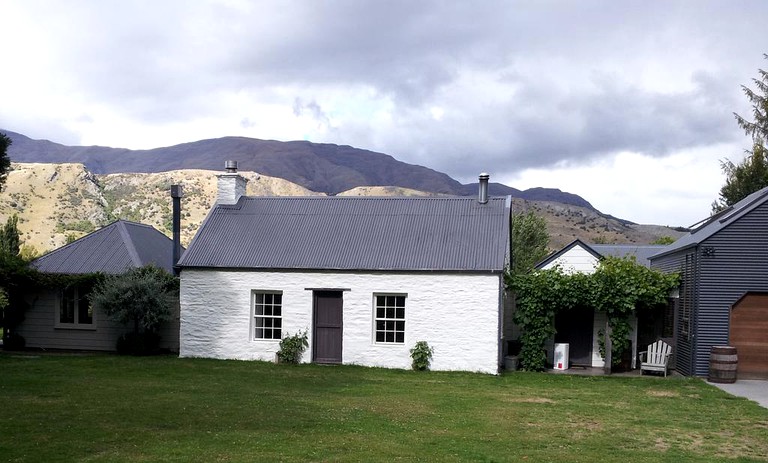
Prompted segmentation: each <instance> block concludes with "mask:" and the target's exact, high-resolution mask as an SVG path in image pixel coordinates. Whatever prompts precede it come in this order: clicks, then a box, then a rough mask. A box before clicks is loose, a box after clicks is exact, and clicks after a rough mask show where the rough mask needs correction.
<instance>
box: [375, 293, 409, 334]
mask: <svg viewBox="0 0 768 463" xmlns="http://www.w3.org/2000/svg"><path fill="white" fill-rule="evenodd" d="M374 304H375V309H374V312H375V314H376V342H383V343H394V344H402V343H404V342H405V296H404V295H399V296H398V295H376V296H375V301H374Z"/></svg>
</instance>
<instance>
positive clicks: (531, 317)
mask: <svg viewBox="0 0 768 463" xmlns="http://www.w3.org/2000/svg"><path fill="white" fill-rule="evenodd" d="M678 281H679V277H678V275H677V274H665V273H662V272H660V271H658V270H653V269H650V268H647V267H644V266H642V265H640V264H638V263H637V262H636V261H635V259H634V257H626V258H618V257H605V258H603V259H602V260H601V261H600V263H599V265H598V267H597V269H596V271H595V272H594V273H592V274H585V273H572V274H568V273H565V272H562V271H561V270H560V269H557V268H554V269H549V270H534V271H533V272H531V273H523V274H517V275H513V274H511V273H510V274H508V275H507V287H508V288H509V289H511V290H512V291H513V292H514V294H515V301H516V305H517V310H516V313H515V318H514V321H515V323H516V324H517V325H518V326H519V327H520V330H521V333H522V334H521V338H520V341H521V344H522V348H521V351H520V362H521V363H522V367H523V369H525V370H532V371H541V370H544V369H545V368H546V361H547V358H546V353H545V351H544V345H545V343H546V342H547V340H548V339H550V338H551V337H552V336H554V335H555V324H554V321H555V316H556V315H557V314H558V313H561V312H563V311H566V310H571V309H575V308H590V309H594V310H595V311H596V312H604V313H605V314H606V316H607V320H608V321H607V326H606V333H607V334H608V336H605V354H604V358H605V361H606V367H607V368H610V366H611V365H612V364H617V363H619V361H620V359H621V355H622V353H623V352H624V351H625V350H626V349H627V348H629V347H630V340H629V335H630V332H631V326H630V322H629V320H630V316H631V315H633V314H637V313H638V312H639V311H643V310H648V309H650V308H653V307H655V306H657V305H659V304H665V303H666V302H667V298H668V297H669V293H670V291H671V290H672V289H674V288H676V287H677V286H678Z"/></svg>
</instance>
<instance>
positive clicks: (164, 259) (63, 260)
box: [30, 220, 173, 274]
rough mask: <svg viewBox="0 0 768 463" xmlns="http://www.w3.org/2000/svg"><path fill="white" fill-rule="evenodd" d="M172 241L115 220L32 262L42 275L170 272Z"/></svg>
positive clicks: (149, 229)
mask: <svg viewBox="0 0 768 463" xmlns="http://www.w3.org/2000/svg"><path fill="white" fill-rule="evenodd" d="M172 261H173V241H172V240H171V239H170V238H168V237H167V236H165V235H164V234H162V233H160V232H159V231H157V230H156V229H155V228H153V227H151V226H149V225H144V224H140V223H136V222H129V221H125V220H118V221H116V222H113V223H111V224H109V225H107V226H106V227H104V228H101V229H99V230H96V231H95V232H93V233H90V234H88V235H85V236H84V237H82V238H80V239H79V240H76V241H74V242H72V243H69V244H68V245H66V246H63V247H61V248H59V249H56V250H55V251H52V252H50V253H48V254H46V255H44V256H42V257H39V258H37V259H35V260H34V261H32V263H31V264H30V265H32V267H34V268H36V269H37V270H39V271H41V272H45V273H66V274H84V273H96V272H101V273H110V274H119V273H123V272H125V271H126V270H128V269H130V268H133V267H143V266H145V265H149V264H154V265H155V266H157V267H160V268H163V269H165V270H167V271H168V272H172V271H173V262H172Z"/></svg>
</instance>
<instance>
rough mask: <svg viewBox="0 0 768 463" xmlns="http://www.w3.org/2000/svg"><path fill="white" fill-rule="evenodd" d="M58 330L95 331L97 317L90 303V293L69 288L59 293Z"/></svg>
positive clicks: (78, 288) (73, 287)
mask: <svg viewBox="0 0 768 463" xmlns="http://www.w3.org/2000/svg"><path fill="white" fill-rule="evenodd" d="M55 326H56V327H57V328H76V329H95V328H96V317H95V316H94V313H93V307H92V306H91V303H90V302H89V301H88V291H87V290H86V289H84V288H81V287H78V286H69V287H67V288H64V289H62V290H61V291H60V292H59V297H58V300H57V307H56V323H55Z"/></svg>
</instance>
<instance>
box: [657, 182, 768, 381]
mask: <svg viewBox="0 0 768 463" xmlns="http://www.w3.org/2000/svg"><path fill="white" fill-rule="evenodd" d="M650 260H651V266H652V268H655V269H660V270H662V271H665V272H679V273H680V276H681V285H680V290H679V299H678V307H677V312H678V313H677V317H676V321H677V323H676V328H675V330H676V334H677V342H676V346H675V350H674V355H675V357H676V362H677V370H678V371H680V372H681V373H683V374H686V375H694V376H706V375H707V374H708V370H709V355H710V351H711V348H712V346H722V345H729V344H732V342H733V339H732V338H733V332H732V331H730V330H731V329H732V327H731V326H730V323H731V312H732V310H733V309H732V308H733V306H734V304H737V302H739V301H740V300H742V299H743V298H744V297H745V296H747V295H750V294H754V293H760V292H766V291H768V188H765V189H762V190H760V191H758V192H756V193H753V194H751V195H750V196H748V197H746V198H745V199H743V200H742V201H740V202H738V203H737V204H735V205H733V206H732V207H729V208H728V209H726V210H724V211H722V212H720V213H718V214H716V215H714V216H712V217H710V218H708V219H706V220H705V221H704V222H703V223H701V225H699V226H698V227H696V228H694V229H692V230H691V232H690V233H688V234H687V235H684V236H683V237H681V238H680V239H678V240H677V241H676V242H675V243H673V244H672V245H670V246H669V247H668V248H667V249H666V250H665V251H663V252H661V253H658V254H656V255H654V256H652V257H651V258H650ZM756 313H758V314H759V318H758V319H757V320H756V323H759V324H760V325H759V326H768V323H766V321H768V308H758V311H757V312H756ZM761 329H762V328H761ZM758 337H761V338H762V340H763V341H764V342H766V340H768V333H766V332H763V333H762V335H759V334H758ZM763 352H764V351H763ZM760 357H762V359H756V361H757V362H758V363H760V362H762V367H761V368H763V367H765V366H766V364H768V358H766V357H768V356H766V355H765V354H760ZM739 368H740V369H741V366H740V367H739ZM740 374H741V373H740Z"/></svg>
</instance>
